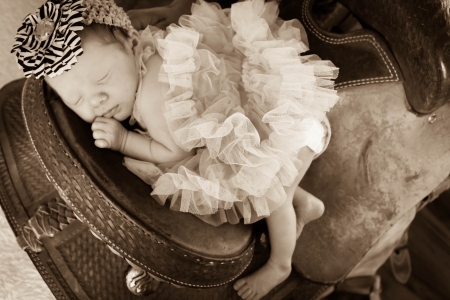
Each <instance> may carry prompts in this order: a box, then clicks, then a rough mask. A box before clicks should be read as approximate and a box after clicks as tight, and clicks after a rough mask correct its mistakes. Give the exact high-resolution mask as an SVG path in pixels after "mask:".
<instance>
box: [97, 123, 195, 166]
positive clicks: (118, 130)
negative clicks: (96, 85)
mask: <svg viewBox="0 0 450 300" xmlns="http://www.w3.org/2000/svg"><path fill="white" fill-rule="evenodd" d="M92 132H93V136H94V139H95V145H96V146H97V147H99V148H110V149H112V150H115V151H119V152H121V153H122V154H124V155H126V156H130V157H133V158H135V159H139V160H143V161H148V162H153V163H155V164H159V163H164V162H171V161H177V160H181V159H183V158H185V157H186V156H188V155H190V153H188V152H185V151H183V150H182V149H181V148H179V147H178V146H176V144H175V143H170V142H169V143H167V144H168V145H163V144H161V143H159V142H157V141H156V140H154V139H150V138H149V137H147V136H145V135H142V134H139V133H136V132H132V131H128V130H126V129H125V128H124V127H123V126H122V124H120V123H119V122H118V121H117V120H115V119H111V118H103V117H98V118H96V119H95V121H94V123H92Z"/></svg>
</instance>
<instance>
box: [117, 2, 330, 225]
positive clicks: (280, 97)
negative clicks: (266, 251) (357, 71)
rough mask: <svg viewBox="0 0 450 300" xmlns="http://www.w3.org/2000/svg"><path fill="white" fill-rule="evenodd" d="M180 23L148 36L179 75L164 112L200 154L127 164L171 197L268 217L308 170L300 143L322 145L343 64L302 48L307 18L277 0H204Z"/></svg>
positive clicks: (206, 214) (173, 202)
mask: <svg viewBox="0 0 450 300" xmlns="http://www.w3.org/2000/svg"><path fill="white" fill-rule="evenodd" d="M179 24H180V25H179V26H177V25H171V26H169V27H168V28H167V30H166V32H162V31H157V30H154V29H152V30H150V29H147V30H146V33H145V32H144V33H143V34H142V37H143V38H144V39H146V40H147V42H146V43H147V44H153V45H149V47H155V48H156V50H157V51H158V53H159V54H160V55H161V57H162V58H163V60H164V62H163V66H162V68H161V71H160V74H159V80H160V81H161V82H163V83H166V84H168V85H169V91H168V92H167V94H166V95H165V107H164V112H165V114H164V115H165V118H166V121H167V124H168V126H169V130H170V132H171V134H172V137H173V139H174V140H175V142H176V143H177V144H178V145H179V146H180V147H181V148H182V149H184V150H186V151H190V150H192V149H194V148H195V149H196V155H194V156H192V157H188V158H186V159H184V160H183V161H180V162H177V163H172V164H162V165H158V166H155V165H154V164H152V163H148V162H143V161H138V160H135V159H131V158H125V165H126V166H127V168H129V169H130V170H131V171H132V172H133V173H135V174H136V175H138V176H139V177H140V178H142V179H143V180H145V181H146V182H147V183H149V184H151V185H152V187H153V192H152V195H153V196H154V198H155V199H156V200H157V201H159V202H160V203H161V204H164V203H165V202H166V201H170V207H171V209H174V210H179V211H183V212H190V213H193V214H195V215H197V216H199V217H200V218H202V219H203V220H205V221H206V222H208V223H211V224H213V225H220V224H221V223H224V222H230V223H237V222H239V220H240V219H241V218H243V219H244V222H245V223H252V222H254V221H257V220H259V219H261V218H264V217H267V216H269V215H270V213H271V212H272V211H274V210H276V209H277V208H279V207H280V206H281V205H282V204H283V202H284V201H285V198H286V194H285V191H284V187H285V186H289V185H291V184H292V182H293V181H294V179H295V178H296V177H297V175H298V171H297V167H298V163H299V161H298V159H297V158H296V154H297V152H298V151H299V149H300V148H302V147H305V146H308V147H310V148H311V149H312V150H314V151H316V152H320V151H322V149H321V147H323V145H322V140H323V138H324V130H323V127H322V125H321V122H327V120H326V116H325V112H326V111H328V110H329V109H330V108H331V107H332V106H333V105H334V104H335V103H336V101H337V100H338V97H337V95H336V92H335V91H334V90H333V81H332V79H334V78H336V76H337V71H338V70H337V68H335V67H334V65H333V64H332V63H331V62H329V61H322V60H320V59H319V58H318V57H317V56H299V54H300V53H302V52H305V51H306V50H308V48H307V46H306V45H305V43H304V42H302V40H301V36H302V32H301V30H303V27H302V26H301V24H300V23H299V22H298V20H292V21H287V22H285V21H283V20H281V19H279V18H278V7H277V5H276V3H275V2H269V3H265V2H264V1H262V0H253V1H246V2H240V3H237V4H234V5H233V6H232V8H231V9H228V10H222V9H221V8H220V6H219V5H218V4H214V3H213V4H211V3H206V2H203V1H200V2H198V3H197V4H194V5H193V7H192V15H190V16H182V17H181V18H180V21H179ZM303 36H305V35H304V32H303ZM145 52H147V53H149V50H148V49H147V51H144V53H145ZM144 56H145V55H144ZM147 56H148V55H147ZM143 113H145V112H135V113H134V117H135V118H136V119H137V120H138V121H139V114H143ZM296 166H297V167H296Z"/></svg>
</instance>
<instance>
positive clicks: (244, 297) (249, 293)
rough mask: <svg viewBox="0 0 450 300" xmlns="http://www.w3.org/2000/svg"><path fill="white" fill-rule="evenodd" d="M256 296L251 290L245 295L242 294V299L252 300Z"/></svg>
mask: <svg viewBox="0 0 450 300" xmlns="http://www.w3.org/2000/svg"><path fill="white" fill-rule="evenodd" d="M254 296H255V291H254V290H252V289H251V288H249V289H248V290H247V291H246V292H245V293H244V294H242V296H241V298H242V299H244V300H251V299H253V297H254Z"/></svg>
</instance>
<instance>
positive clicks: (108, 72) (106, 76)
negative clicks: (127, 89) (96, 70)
mask: <svg viewBox="0 0 450 300" xmlns="http://www.w3.org/2000/svg"><path fill="white" fill-rule="evenodd" d="M108 75H109V71H108V73H106V75H105V76H104V77H103V78H102V79H100V80H99V81H97V82H101V81H102V80H104V79H105V78H106V77H108Z"/></svg>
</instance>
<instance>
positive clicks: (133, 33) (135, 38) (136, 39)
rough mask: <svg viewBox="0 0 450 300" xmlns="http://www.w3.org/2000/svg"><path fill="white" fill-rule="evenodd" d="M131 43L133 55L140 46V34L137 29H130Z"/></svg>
mask: <svg viewBox="0 0 450 300" xmlns="http://www.w3.org/2000/svg"><path fill="white" fill-rule="evenodd" d="M128 36H129V41H130V42H131V49H133V53H135V50H134V49H135V47H136V46H137V45H138V44H139V33H138V32H137V30H136V29H134V28H131V29H128Z"/></svg>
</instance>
